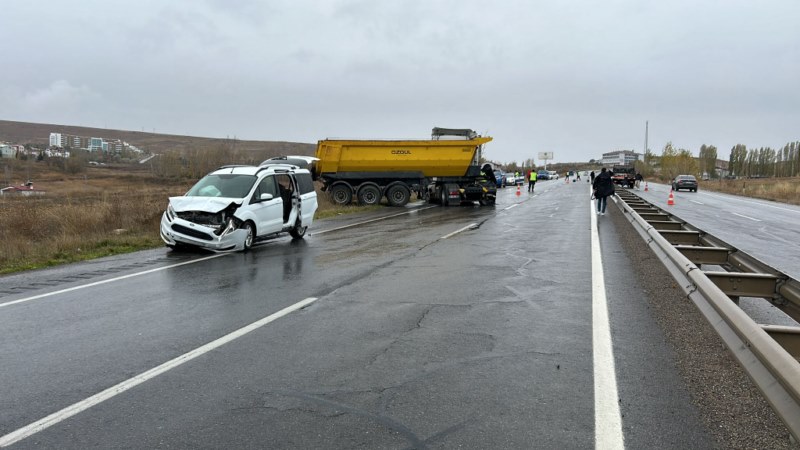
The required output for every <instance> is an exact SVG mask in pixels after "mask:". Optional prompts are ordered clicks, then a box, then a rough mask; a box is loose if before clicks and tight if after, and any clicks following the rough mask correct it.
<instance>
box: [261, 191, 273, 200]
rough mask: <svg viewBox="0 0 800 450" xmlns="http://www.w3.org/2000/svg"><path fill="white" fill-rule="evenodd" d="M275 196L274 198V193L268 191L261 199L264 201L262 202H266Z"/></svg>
mask: <svg viewBox="0 0 800 450" xmlns="http://www.w3.org/2000/svg"><path fill="white" fill-rule="evenodd" d="M273 198H274V197H273V195H272V194H269V193H266V194H261V201H262V202H265V201H267V200H272V199H273Z"/></svg>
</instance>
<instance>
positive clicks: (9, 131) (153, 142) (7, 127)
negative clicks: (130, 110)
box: [0, 120, 316, 156]
mask: <svg viewBox="0 0 800 450" xmlns="http://www.w3.org/2000/svg"><path fill="white" fill-rule="evenodd" d="M50 133H62V134H72V135H76V136H88V137H99V138H104V139H106V140H113V139H119V140H122V141H125V142H128V143H129V144H131V145H134V146H136V147H138V148H140V149H142V150H143V151H145V152H149V153H167V152H171V151H179V152H180V151H184V150H214V149H218V148H222V147H224V148H235V149H236V150H238V151H241V152H244V153H248V152H253V153H257V154H259V155H267V156H279V155H314V152H315V151H316V143H312V144H307V143H299V142H282V141H242V140H234V139H225V138H223V139H219V138H206V137H196V136H179V135H172V134H159V133H147V132H140V131H125V130H109V129H105V128H88V127H76V126H69V125H55V124H45V123H30V122H13V121H9V120H0V142H3V141H5V142H8V143H11V144H32V145H36V146H38V147H41V148H44V147H46V146H47V145H48V144H49V139H50Z"/></svg>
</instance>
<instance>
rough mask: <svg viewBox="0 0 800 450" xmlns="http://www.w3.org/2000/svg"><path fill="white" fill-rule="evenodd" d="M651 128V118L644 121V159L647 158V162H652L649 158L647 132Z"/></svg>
mask: <svg viewBox="0 0 800 450" xmlns="http://www.w3.org/2000/svg"><path fill="white" fill-rule="evenodd" d="M649 128H650V121H649V120H645V121H644V159H645V162H646V163H647V164H650V161H648V159H649V158H648V152H647V133H648V131H649Z"/></svg>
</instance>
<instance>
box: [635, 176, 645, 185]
mask: <svg viewBox="0 0 800 450" xmlns="http://www.w3.org/2000/svg"><path fill="white" fill-rule="evenodd" d="M635 179H636V189H639V186H641V185H642V181H644V177H643V176H642V174H641V173H639V172H636V178H635Z"/></svg>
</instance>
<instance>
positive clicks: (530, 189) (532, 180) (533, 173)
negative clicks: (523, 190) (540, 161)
mask: <svg viewBox="0 0 800 450" xmlns="http://www.w3.org/2000/svg"><path fill="white" fill-rule="evenodd" d="M535 184H536V171H535V170H531V174H530V175H529V176H528V192H533V185H535Z"/></svg>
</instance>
